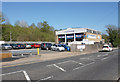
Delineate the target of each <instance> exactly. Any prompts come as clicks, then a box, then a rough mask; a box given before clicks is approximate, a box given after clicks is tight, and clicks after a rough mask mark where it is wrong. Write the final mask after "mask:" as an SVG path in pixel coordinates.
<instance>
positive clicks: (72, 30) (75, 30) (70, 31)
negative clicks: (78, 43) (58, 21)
mask: <svg viewBox="0 0 120 82" xmlns="http://www.w3.org/2000/svg"><path fill="white" fill-rule="evenodd" d="M87 30H91V31H96V32H99V33H101V32H100V31H97V30H94V29H90V28H67V29H64V30H59V31H56V35H59V34H73V33H84V32H87Z"/></svg>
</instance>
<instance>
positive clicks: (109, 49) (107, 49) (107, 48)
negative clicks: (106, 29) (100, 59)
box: [102, 45, 113, 52]
mask: <svg viewBox="0 0 120 82" xmlns="http://www.w3.org/2000/svg"><path fill="white" fill-rule="evenodd" d="M112 50H113V49H112V47H111V46H110V45H104V46H103V48H102V51H109V52H110V51H112Z"/></svg>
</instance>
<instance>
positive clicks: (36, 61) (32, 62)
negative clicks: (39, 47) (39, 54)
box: [0, 61, 41, 68]
mask: <svg viewBox="0 0 120 82" xmlns="http://www.w3.org/2000/svg"><path fill="white" fill-rule="evenodd" d="M38 62H41V61H33V62H28V63H23V64H16V65H8V66H2V67H0V68H5V67H14V66H19V65H27V64H33V63H38Z"/></svg>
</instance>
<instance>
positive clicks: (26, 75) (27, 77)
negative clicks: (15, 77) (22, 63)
mask: <svg viewBox="0 0 120 82" xmlns="http://www.w3.org/2000/svg"><path fill="white" fill-rule="evenodd" d="M19 72H23V74H24V76H25V78H26V80H27V81H28V82H31V80H30V77H29V76H28V74H27V72H26V71H25V70H20V71H15V72H10V73H4V74H1V75H0V76H3V75H10V74H15V73H19Z"/></svg>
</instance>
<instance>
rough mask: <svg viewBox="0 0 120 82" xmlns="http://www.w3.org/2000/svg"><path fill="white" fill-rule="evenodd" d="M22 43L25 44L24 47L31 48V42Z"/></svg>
mask: <svg viewBox="0 0 120 82" xmlns="http://www.w3.org/2000/svg"><path fill="white" fill-rule="evenodd" d="M24 45H25V48H32V47H31V44H24Z"/></svg>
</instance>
